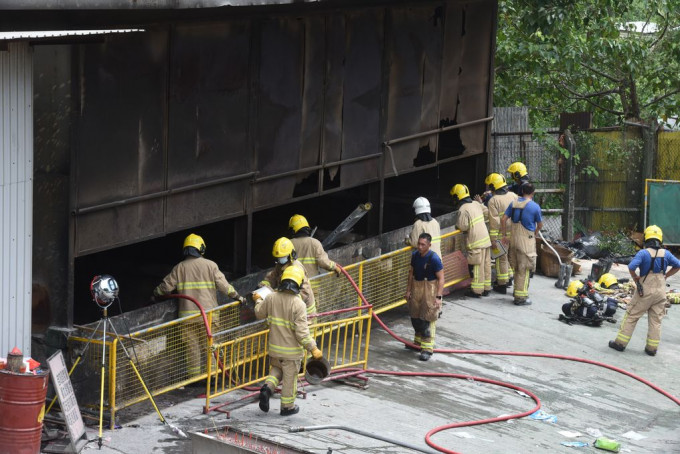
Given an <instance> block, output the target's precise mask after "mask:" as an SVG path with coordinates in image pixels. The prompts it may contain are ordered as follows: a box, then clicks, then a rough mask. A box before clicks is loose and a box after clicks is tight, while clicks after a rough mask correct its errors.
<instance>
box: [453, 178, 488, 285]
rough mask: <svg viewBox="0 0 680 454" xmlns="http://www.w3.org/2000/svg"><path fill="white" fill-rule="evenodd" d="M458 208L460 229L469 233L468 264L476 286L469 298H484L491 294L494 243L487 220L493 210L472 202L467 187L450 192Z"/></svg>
mask: <svg viewBox="0 0 680 454" xmlns="http://www.w3.org/2000/svg"><path fill="white" fill-rule="evenodd" d="M450 194H451V196H453V201H454V203H455V204H456V205H457V207H458V221H457V223H456V228H457V229H458V230H460V231H461V232H466V233H467V245H466V250H467V261H468V265H469V266H470V267H471V268H472V284H471V285H470V290H468V291H467V292H466V293H465V296H469V297H472V298H480V297H482V296H487V295H488V294H489V292H490V291H491V252H490V249H491V239H490V238H489V231H488V230H487V228H486V224H485V223H484V219H485V218H486V217H488V215H489V210H488V209H487V208H486V207H485V206H484V205H483V204H481V203H479V202H477V201H474V200H472V198H471V197H470V191H469V190H468V187H467V186H465V185H464V184H456V185H455V186H453V187H452V188H451V192H450Z"/></svg>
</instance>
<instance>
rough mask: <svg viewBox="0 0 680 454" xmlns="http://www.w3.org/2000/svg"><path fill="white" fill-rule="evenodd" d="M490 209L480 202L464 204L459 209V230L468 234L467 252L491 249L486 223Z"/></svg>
mask: <svg viewBox="0 0 680 454" xmlns="http://www.w3.org/2000/svg"><path fill="white" fill-rule="evenodd" d="M488 213H489V211H488V209H487V208H486V207H485V206H484V205H482V204H481V203H479V202H476V201H472V202H470V203H464V204H463V205H461V207H460V208H459V209H458V223H457V228H458V230H460V231H462V232H467V250H468V251H469V250H472V249H483V248H487V247H491V239H490V238H489V231H488V230H487V228H486V224H485V223H484V218H485V217H487V216H488Z"/></svg>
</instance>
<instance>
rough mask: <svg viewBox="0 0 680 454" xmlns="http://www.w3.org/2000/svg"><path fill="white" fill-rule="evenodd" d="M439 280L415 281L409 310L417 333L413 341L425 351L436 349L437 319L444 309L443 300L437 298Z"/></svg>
mask: <svg viewBox="0 0 680 454" xmlns="http://www.w3.org/2000/svg"><path fill="white" fill-rule="evenodd" d="M436 296H437V281H416V280H414V281H413V291H412V292H411V299H410V300H409V301H408V311H409V315H410V316H411V323H412V324H413V329H414V331H415V335H414V337H413V343H414V344H416V345H420V347H421V348H422V349H423V350H424V351H429V352H431V351H432V350H433V349H434V336H435V331H436V321H437V319H438V318H439V313H440V312H441V310H442V302H441V300H438V299H437V298H436Z"/></svg>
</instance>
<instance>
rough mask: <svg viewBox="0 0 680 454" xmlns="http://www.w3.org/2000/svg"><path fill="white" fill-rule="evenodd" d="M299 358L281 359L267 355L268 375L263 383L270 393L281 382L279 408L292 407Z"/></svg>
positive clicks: (298, 370)
mask: <svg viewBox="0 0 680 454" xmlns="http://www.w3.org/2000/svg"><path fill="white" fill-rule="evenodd" d="M301 361H302V360H301V359H283V358H274V357H273V356H270V357H269V375H268V376H267V378H266V379H265V381H264V383H265V385H267V386H268V387H269V389H270V390H271V392H272V394H273V393H274V391H275V390H276V387H277V386H279V383H281V409H284V408H293V407H294V406H295V397H296V396H297V375H298V373H299V372H300V362H301Z"/></svg>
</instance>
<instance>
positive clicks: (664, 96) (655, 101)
mask: <svg viewBox="0 0 680 454" xmlns="http://www.w3.org/2000/svg"><path fill="white" fill-rule="evenodd" d="M676 93H680V88H678V89H677V90H673V91H671V92H669V93H666V94H665V95H661V96H657V97H656V98H654V99H652V100H651V101H649V102H648V103H647V104H645V105H643V106H642V107H649V106H651V105H652V104H656V103H657V102H659V101H661V100H662V99H664V98H668V97H669V96H673V95H674V94H676Z"/></svg>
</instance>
